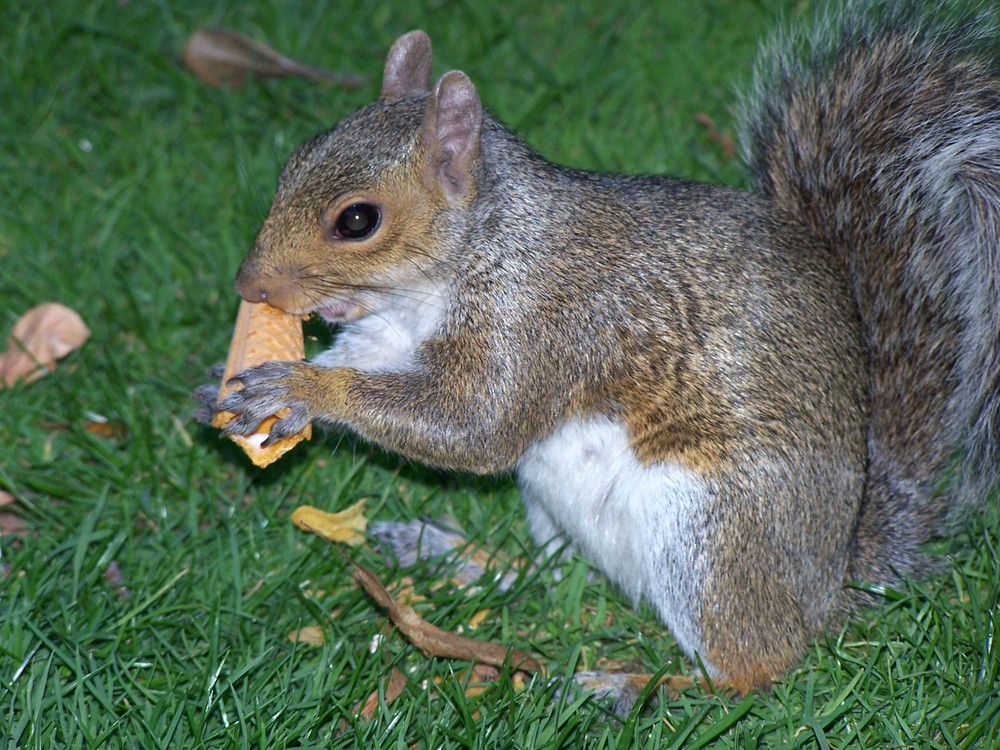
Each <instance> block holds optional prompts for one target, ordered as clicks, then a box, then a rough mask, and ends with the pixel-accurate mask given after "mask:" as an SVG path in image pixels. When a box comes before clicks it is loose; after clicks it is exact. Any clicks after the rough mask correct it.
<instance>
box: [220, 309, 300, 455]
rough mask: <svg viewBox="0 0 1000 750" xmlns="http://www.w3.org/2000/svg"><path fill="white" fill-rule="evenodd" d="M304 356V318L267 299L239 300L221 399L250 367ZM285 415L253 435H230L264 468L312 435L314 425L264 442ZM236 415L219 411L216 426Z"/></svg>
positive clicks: (265, 423) (276, 416)
mask: <svg viewBox="0 0 1000 750" xmlns="http://www.w3.org/2000/svg"><path fill="white" fill-rule="evenodd" d="M304 356H305V343H304V341H303V338H302V319H301V318H300V317H299V316H297V315H289V314H288V313H285V312H282V311H281V310H279V309H277V308H276V307H271V306H270V305H268V304H264V303H259V304H255V303H251V302H247V301H246V300H243V301H242V302H240V309H239V313H238V314H237V316H236V325H235V326H234V328H233V339H232V342H231V343H230V344H229V356H228V357H227V358H226V371H225V373H224V374H223V376H222V385H221V386H220V387H219V398H218V401H220V402H221V401H222V399H223V398H225V397H226V396H227V395H229V394H230V393H231V392H232V391H233V390H234V389H237V388H239V387H240V385H239V384H238V383H236V384H233V385H229V384H228V383H229V381H230V379H231V378H233V377H234V376H236V375H239V374H240V373H241V372H243V371H244V370H246V369H247V368H250V367H254V366H255V365H259V364H261V363H263V362H273V361H276V360H300V359H302V358H303V357H304ZM282 416H284V415H283V414H282V413H281V412H280V411H279V412H278V413H277V414H274V415H272V416H270V417H268V418H267V419H265V420H264V421H262V422H261V423H260V425H258V427H257V430H256V431H255V432H254V434H252V435H246V436H244V435H229V437H230V438H231V439H232V440H233V441H234V442H236V443H237V444H238V445H239V446H240V447H241V448H242V449H243V450H244V452H245V453H246V454H247V456H249V457H250V460H251V461H253V463H254V465H256V466H259V467H261V468H263V467H265V466H268V465H269V464H272V463H274V462H275V461H277V460H278V459H279V458H281V457H282V456H283V455H285V454H286V453H287V452H288V451H290V450H291V449H292V448H294V447H295V446H296V445H298V443H299V442H300V441H302V440H308V439H309V438H310V437H312V426H311V425H307V426H306V428H305V429H303V430H301V431H300V432H297V433H295V434H294V435H291V436H290V437H286V438H281V439H280V440H276V441H274V442H273V443H270V444H269V445H266V446H265V445H263V443H264V441H265V440H266V439H267V436H268V433H269V431H270V429H271V425H272V424H274V422H275V421H276V420H278V419H280V418H281V417H282ZM233 417H234V415H233V413H232V412H228V411H220V412H218V413H216V414H215V416H214V417H213V418H212V426H213V427H220V428H221V427H223V426H225V425H226V424H227V423H228V422H229V421H230V420H231V419H233Z"/></svg>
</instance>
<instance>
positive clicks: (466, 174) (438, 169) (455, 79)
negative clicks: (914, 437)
mask: <svg viewBox="0 0 1000 750" xmlns="http://www.w3.org/2000/svg"><path fill="white" fill-rule="evenodd" d="M482 124H483V105H482V103H480V101H479V94H478V93H477V92H476V87H475V86H473V85H472V81H470V80H469V77H468V76H467V75H465V73H462V72H460V71H457V70H453V71H451V72H450V73H445V74H444V75H443V76H441V80H439V81H438V82H437V86H435V87H434V90H433V91H432V92H431V95H430V97H428V99H427V108H426V109H425V110H424V120H423V123H422V124H421V125H420V132H419V139H420V142H421V144H422V145H423V146H424V147H425V148H427V150H428V152H429V154H430V158H431V166H432V169H433V170H434V173H433V174H434V178H435V179H436V180H437V181H438V183H439V184H440V185H441V188H442V189H443V190H444V192H445V194H446V195H447V196H448V197H449V198H458V197H461V196H462V195H463V194H464V193H465V191H466V190H468V188H469V185H470V184H471V182H472V173H473V170H474V169H475V166H476V158H477V157H478V156H479V133H480V130H481V129H482Z"/></svg>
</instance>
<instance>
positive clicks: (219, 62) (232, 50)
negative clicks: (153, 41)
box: [181, 28, 368, 89]
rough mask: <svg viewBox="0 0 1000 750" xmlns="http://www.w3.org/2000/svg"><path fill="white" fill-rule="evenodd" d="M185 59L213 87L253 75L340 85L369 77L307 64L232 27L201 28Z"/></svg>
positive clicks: (186, 46)
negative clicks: (306, 79) (301, 77)
mask: <svg viewBox="0 0 1000 750" xmlns="http://www.w3.org/2000/svg"><path fill="white" fill-rule="evenodd" d="M181 59H182V60H183V61H184V64H185V65H186V66H187V67H188V68H189V69H190V70H191V71H192V72H193V73H194V74H195V75H196V76H198V77H199V78H200V79H201V80H203V81H204V82H205V83H207V84H209V85H210V86H216V87H226V88H233V89H235V88H239V87H240V86H242V85H243V84H245V83H246V80H247V76H248V75H250V74H252V75H254V76H256V77H257V78H274V77H279V76H304V77H305V78H308V79H310V80H312V81H332V82H334V83H336V84H338V85H340V86H361V85H363V84H364V83H366V82H367V80H368V79H367V78H365V77H364V76H357V75H351V74H348V73H334V72H332V71H329V70H323V69H322V68H316V67H313V66H311V65H305V64H303V63H300V62H297V61H295V60H292V59H291V58H289V57H285V56H284V55H282V54H281V53H280V52H277V51H275V50H273V49H271V48H270V47H268V46H267V45H266V44H263V43H262V42H258V41H255V40H253V39H250V38H249V37H246V36H243V34H240V33H238V32H236V31H233V30H232V29H222V28H203V29H198V30H197V31H195V32H194V33H193V34H191V36H190V37H188V40H187V42H186V43H185V44H184V49H183V50H181Z"/></svg>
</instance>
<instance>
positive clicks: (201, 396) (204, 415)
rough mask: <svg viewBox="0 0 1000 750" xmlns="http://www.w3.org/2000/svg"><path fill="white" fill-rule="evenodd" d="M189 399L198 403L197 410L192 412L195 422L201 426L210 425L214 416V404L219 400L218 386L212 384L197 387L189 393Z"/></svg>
mask: <svg viewBox="0 0 1000 750" xmlns="http://www.w3.org/2000/svg"><path fill="white" fill-rule="evenodd" d="M191 398H193V399H194V400H195V401H197V402H198V408H196V409H195V410H194V418H195V420H196V421H198V422H201V423H202V424H211V422H212V417H213V415H214V414H215V402H216V401H218V400H219V386H218V385H216V384H214V383H206V384H205V385H201V386H198V387H197V388H195V389H194V391H192V392H191Z"/></svg>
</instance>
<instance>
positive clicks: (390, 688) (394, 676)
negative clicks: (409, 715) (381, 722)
mask: <svg viewBox="0 0 1000 750" xmlns="http://www.w3.org/2000/svg"><path fill="white" fill-rule="evenodd" d="M406 682H407V680H406V675H404V674H403V673H402V672H400V671H399V670H398V669H396V668H395V667H393V668H392V670H391V671H390V672H389V681H388V682H387V683H386V685H385V702H386V705H388V704H389V703H392V701H394V700H396V698H398V697H399V696H401V695H402V694H403V690H405V689H406ZM377 710H378V690H373V691H372V692H371V695H369V696H368V697H367V698H365V702H364V703H363V704H362V705H361V707H360V708H359V709H357V710H356V711H355V713H356V714H357V715H358V716H360V717H361V718H362V719H368V720H371V718H372V717H374V716H375V712H376V711H377Z"/></svg>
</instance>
